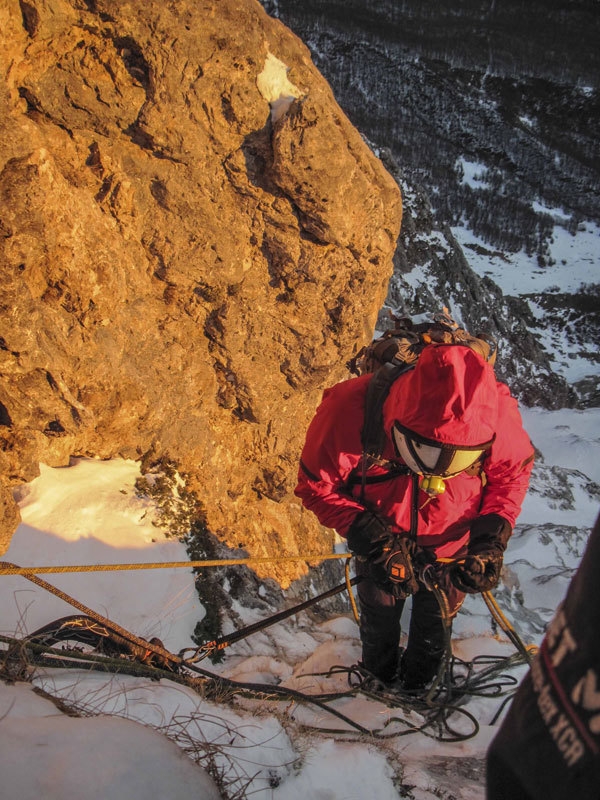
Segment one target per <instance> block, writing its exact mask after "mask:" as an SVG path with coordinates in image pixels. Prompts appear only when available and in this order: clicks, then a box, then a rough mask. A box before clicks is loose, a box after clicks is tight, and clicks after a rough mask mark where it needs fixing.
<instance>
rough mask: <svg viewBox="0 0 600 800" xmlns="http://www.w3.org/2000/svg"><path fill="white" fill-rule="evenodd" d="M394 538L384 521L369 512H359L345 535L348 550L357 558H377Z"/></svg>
mask: <svg viewBox="0 0 600 800" xmlns="http://www.w3.org/2000/svg"><path fill="white" fill-rule="evenodd" d="M394 538H395V536H394V534H393V533H392V532H391V531H390V528H389V525H388V524H387V523H386V521H385V520H384V519H383V518H382V517H380V516H378V515H377V514H373V513H372V512H371V511H361V512H360V513H359V514H358V515H357V516H356V518H355V520H354V522H353V523H352V525H351V526H350V528H349V529H348V533H347V534H346V542H347V543H348V549H349V550H350V551H351V552H352V553H353V554H354V555H355V556H358V557H359V558H377V556H379V555H381V553H382V552H383V549H384V547H385V546H386V545H388V544H389V542H390V541H391V540H392V539H394Z"/></svg>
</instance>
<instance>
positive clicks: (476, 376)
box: [296, 345, 533, 557]
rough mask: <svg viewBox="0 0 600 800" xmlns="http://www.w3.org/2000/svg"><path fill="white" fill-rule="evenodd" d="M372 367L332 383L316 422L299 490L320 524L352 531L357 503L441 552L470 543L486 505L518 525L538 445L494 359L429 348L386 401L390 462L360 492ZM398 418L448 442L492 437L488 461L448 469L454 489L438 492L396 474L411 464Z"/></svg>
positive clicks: (372, 470) (370, 474)
mask: <svg viewBox="0 0 600 800" xmlns="http://www.w3.org/2000/svg"><path fill="white" fill-rule="evenodd" d="M371 377H372V376H371V375H363V376H361V377H359V378H354V379H351V380H348V381H344V382H342V383H339V384H337V385H336V386H333V387H332V388H330V389H327V390H326V391H325V392H324V394H323V400H322V402H321V405H320V406H319V408H318V409H317V413H316V415H315V417H314V419H313V421H312V422H311V424H310V426H309V428H308V431H307V436H306V443H305V446H304V450H303V452H302V459H301V466H300V470H299V476H298V486H297V487H296V495H297V496H298V497H300V498H301V500H302V502H303V504H304V506H305V507H306V508H308V509H310V510H311V511H313V512H314V513H315V514H316V516H317V518H318V519H319V521H320V522H321V524H323V525H325V526H326V527H329V528H333V529H335V530H336V531H337V532H338V533H339V534H340V535H341V536H345V535H346V533H347V531H348V528H349V527H350V525H351V524H352V522H353V520H354V518H355V517H356V515H357V513H359V512H361V511H363V510H364V509H365V508H369V509H371V510H373V511H376V512H377V513H379V514H381V515H382V516H383V517H385V518H386V519H387V520H388V521H389V523H390V526H391V527H392V529H393V530H396V531H398V532H401V531H410V530H411V525H412V529H413V531H414V530H415V529H416V535H417V543H418V544H419V545H421V546H422V547H431V548H433V549H434V551H435V553H436V555H437V556H438V557H448V556H453V555H455V554H456V553H457V552H458V551H459V550H461V548H463V546H464V545H466V543H467V542H468V537H469V528H470V523H471V522H472V521H473V520H474V519H475V518H476V517H477V516H479V515H481V514H492V513H494V514H499V515H500V516H502V517H503V518H504V519H506V520H507V521H508V522H509V523H510V525H511V526H513V525H514V523H515V521H516V519H517V517H518V515H519V512H520V510H521V504H522V502H523V499H524V497H525V493H526V492H527V487H528V484H529V475H530V472H531V469H532V466H533V447H532V445H531V442H530V440H529V437H528V436H527V434H526V433H525V431H524V429H523V426H522V423H521V416H520V414H519V411H518V407H517V402H516V400H515V399H514V398H513V397H512V396H511V394H510V392H509V390H508V388H507V386H505V385H504V384H502V383H499V382H498V381H496V379H495V376H494V373H493V369H492V367H491V366H490V365H489V364H487V363H486V362H485V361H484V360H483V359H482V358H481V357H480V356H479V355H477V354H475V353H474V352H473V351H472V350H470V349H468V348H467V347H460V346H456V345H449V346H448V345H439V346H433V345H432V346H430V347H427V348H426V349H425V350H424V352H423V354H422V355H421V357H420V359H419V361H418V362H417V365H416V367H415V368H414V369H412V370H410V371H409V372H407V373H404V374H402V375H401V376H400V377H399V378H398V379H397V380H396V381H395V383H394V384H393V385H392V388H391V390H390V393H389V395H388V397H387V399H386V401H385V404H384V407H383V415H384V428H385V430H386V434H387V435H386V447H385V450H384V452H383V456H382V458H383V459H385V460H386V461H387V464H386V465H384V466H381V465H379V464H376V465H371V466H369V469H368V471H367V478H368V481H367V484H366V486H365V489H364V499H363V502H361V491H362V487H361V479H360V476H361V472H362V468H361V457H362V444H361V429H362V427H363V420H364V410H365V395H366V389H367V386H368V384H369V381H370V380H371ZM395 421H398V422H400V423H401V424H402V425H404V426H406V427H407V428H410V429H411V430H413V431H415V432H417V433H418V434H420V435H422V436H425V437H428V438H430V439H435V440H436V441H439V442H444V443H447V444H455V445H463V446H474V445H477V444H480V443H482V442H487V441H489V440H490V439H492V438H493V439H494V442H493V444H492V446H491V449H489V450H488V452H487V456H486V458H485V461H484V463H483V471H482V472H481V473H480V474H475V475H473V474H471V475H469V474H466V473H464V472H463V473H461V474H459V475H456V476H455V477H452V478H449V479H447V480H446V490H445V492H444V493H443V494H440V495H438V496H435V497H430V496H429V495H427V494H426V493H425V492H423V491H421V490H420V489H418V487H417V483H416V481H417V479H416V478H415V477H414V476H413V475H410V474H400V475H396V476H395V477H394V476H393V475H392V476H390V475H389V467H390V466H392V467H393V466H398V465H401V464H402V462H401V460H400V459H399V457H398V456H397V455H396V452H395V448H394V445H393V442H392V439H391V429H392V425H393V424H394V422H395ZM386 475H388V478H387V479H386ZM378 477H379V479H378ZM415 506H416V508H415Z"/></svg>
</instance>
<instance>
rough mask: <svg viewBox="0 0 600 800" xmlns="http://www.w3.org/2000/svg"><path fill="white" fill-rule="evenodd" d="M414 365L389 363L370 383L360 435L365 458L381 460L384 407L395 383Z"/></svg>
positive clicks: (382, 367) (383, 438) (378, 371)
mask: <svg viewBox="0 0 600 800" xmlns="http://www.w3.org/2000/svg"><path fill="white" fill-rule="evenodd" d="M413 366H414V365H412V364H394V363H393V362H389V363H387V364H384V365H383V366H381V367H380V368H379V369H378V370H377V372H375V373H374V374H373V377H372V378H371V380H370V381H369V385H368V387H367V394H366V398H365V416H364V422H363V429H362V431H361V434H360V438H361V443H362V448H363V463H364V462H366V458H365V456H371V457H372V458H379V457H380V456H381V454H382V453H383V450H384V448H385V429H384V427H383V405H384V403H385V401H386V399H387V396H388V394H389V393H390V389H391V388H392V384H393V383H394V381H395V380H396V379H397V378H399V377H400V375H403V374H404V373H405V372H408V371H409V370H411V369H413Z"/></svg>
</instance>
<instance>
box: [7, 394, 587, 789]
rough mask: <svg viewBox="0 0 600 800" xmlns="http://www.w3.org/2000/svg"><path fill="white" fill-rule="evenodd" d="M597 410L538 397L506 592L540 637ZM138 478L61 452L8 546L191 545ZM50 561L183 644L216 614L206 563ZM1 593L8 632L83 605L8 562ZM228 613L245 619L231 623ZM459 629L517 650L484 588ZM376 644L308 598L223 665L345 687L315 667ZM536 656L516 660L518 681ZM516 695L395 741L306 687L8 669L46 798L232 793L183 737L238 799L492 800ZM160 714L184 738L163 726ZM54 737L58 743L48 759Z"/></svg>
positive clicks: (13, 733)
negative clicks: (68, 713)
mask: <svg viewBox="0 0 600 800" xmlns="http://www.w3.org/2000/svg"><path fill="white" fill-rule="evenodd" d="M596 411H597V410H595V409H592V410H590V411H585V412H577V411H567V410H561V411H559V412H543V411H537V410H536V411H527V412H526V413H525V422H526V425H527V426H528V428H529V430H530V431H531V432H532V435H533V438H534V442H535V444H536V445H537V447H538V449H539V450H540V451H541V454H543V458H542V457H540V458H539V459H538V464H537V466H536V469H535V474H534V479H533V482H532V490H531V492H530V494H529V496H528V498H527V500H526V502H525V506H524V509H523V514H522V517H521V523H520V525H519V526H518V528H517V530H516V532H515V534H514V537H513V540H512V542H511V544H510V546H509V550H508V552H507V557H506V569H505V571H504V583H503V585H502V586H501V588H500V589H499V590H498V591H497V592H496V597H497V599H498V600H499V602H500V604H501V607H502V609H503V610H504V612H505V613H506V614H507V616H508V617H509V619H510V620H511V621H512V623H513V624H514V626H515V628H516V630H518V631H519V633H520V634H521V636H522V638H523V639H524V640H525V641H526V642H529V643H536V642H539V641H540V639H541V634H542V630H543V626H544V625H545V624H546V623H547V622H548V620H549V619H550V618H551V616H552V613H553V610H554V609H555V607H556V605H557V603H558V602H559V601H560V599H561V598H562V596H563V595H564V592H565V589H566V586H567V584H568V581H569V578H570V576H571V575H572V573H573V570H574V569H575V568H576V566H577V564H578V561H579V559H580V557H581V554H582V552H583V548H584V546H585V541H586V538H587V534H588V532H589V528H590V527H591V525H592V524H593V522H594V519H595V516H596V513H597V510H598V507H599V505H600V504H599V500H600V491H599V488H598V484H597V483H594V482H593V481H592V478H593V479H595V480H597V479H598V478H600V473H598V462H597V460H595V459H594V455H595V452H596V451H597V445H598V439H597V430H598V414H597V413H596ZM565 445H568V446H565ZM137 477H138V466H137V465H136V464H134V463H133V462H128V461H108V462H105V461H92V460H77V461H74V462H73V465H72V466H70V467H68V468H63V469H50V468H47V467H43V468H42V474H41V476H40V477H39V478H38V479H36V480H35V481H34V482H33V483H31V484H29V485H28V486H27V487H24V488H23V490H22V494H21V510H22V516H23V523H22V525H21V526H20V528H19V530H18V531H17V533H16V534H15V537H14V539H13V542H12V544H11V548H10V550H9V552H8V553H7V555H6V560H7V561H9V562H13V563H17V564H20V565H22V566H31V565H38V566H39V565H52V564H55V565H56V564H98V563H100V564H110V563H143V562H158V561H184V560H185V559H186V552H185V548H184V546H183V545H182V544H181V543H179V542H177V541H174V540H172V539H168V538H167V537H166V536H165V532H164V531H161V530H159V529H157V528H156V527H154V526H153V524H152V522H151V520H152V518H153V508H152V502H151V501H150V500H148V499H147V498H143V497H139V496H138V495H137V493H136V490H135V480H136V478H137ZM44 577H45V579H46V580H48V581H49V582H50V583H52V584H54V585H56V586H58V587H60V588H61V589H63V590H64V591H66V592H68V593H69V594H71V595H72V596H73V597H75V598H76V599H77V600H78V601H80V602H82V603H84V604H87V605H88V606H89V607H91V608H92V609H94V610H95V611H97V612H99V613H101V614H104V615H106V616H108V617H109V618H110V619H112V620H113V621H114V622H117V623H118V624H120V625H122V626H124V627H126V628H128V629H129V630H131V631H132V632H134V633H136V634H138V635H141V636H145V637H151V636H159V637H160V638H161V639H162V641H163V642H164V643H165V645H166V646H167V648H168V649H170V650H171V651H172V652H178V651H179V650H180V649H182V648H186V647H191V646H192V641H191V636H192V633H193V630H194V625H195V622H196V621H197V620H198V619H200V618H201V617H202V616H203V614H204V609H203V608H202V607H201V606H200V604H199V602H198V599H197V595H196V591H195V587H194V577H193V575H192V574H191V570H189V569H171V570H148V571H142V570H139V571H134V572H125V571H121V572H98V573H95V572H94V573H86V574H83V575H77V574H71V575H46V576H44ZM0 603H1V605H0V607H1V609H2V611H1V614H0V633H1V634H4V635H6V634H8V635H12V634H14V633H17V634H18V635H23V634H25V633H26V632H31V631H32V630H34V629H35V628H37V627H39V626H40V625H42V624H45V623H47V622H50V621H51V620H53V619H55V618H57V617H60V616H64V615H66V614H69V613H73V609H71V608H70V607H69V606H68V605H66V604H65V603H64V602H63V601H62V600H59V599H57V598H54V597H52V596H51V595H49V594H48V593H46V592H44V591H42V590H41V589H39V588H38V587H36V586H34V585H33V584H31V583H29V582H28V581H27V580H26V579H25V578H24V577H22V576H6V575H0ZM235 612H236V614H237V615H238V620H239V619H241V620H242V621H243V623H244V624H250V623H252V622H255V621H256V620H257V619H261V618H264V616H265V614H264V612H262V611H260V610H257V609H256V608H247V607H244V605H242V604H240V603H239V602H238V603H235ZM226 629H227V630H231V629H232V624H231V623H226ZM454 634H455V635H454V643H453V649H454V653H455V655H456V656H457V657H459V658H462V659H464V660H466V661H470V660H472V659H473V658H476V657H480V656H486V657H487V656H489V657H493V656H498V655H503V656H508V655H510V654H512V653H514V652H515V651H514V647H513V645H512V644H510V643H509V641H508V640H507V638H506V636H505V635H504V634H502V632H498V630H497V629H496V628H495V627H494V626H493V625H492V622H491V619H490V615H489V612H488V611H487V608H486V606H485V605H484V603H483V602H482V601H481V599H480V598H478V597H472V598H469V599H468V601H467V603H466V604H465V607H464V609H463V611H462V612H461V614H460V615H459V617H458V620H457V622H456V624H455V632H454ZM359 655H360V645H359V639H358V630H357V626H356V623H355V621H354V619H353V617H352V615H351V613H350V611H348V613H347V614H343V615H335V616H333V617H329V618H326V619H324V620H323V619H321V621H316V619H315V617H314V616H309V615H308V614H301V615H298V616H297V617H292V618H291V619H290V620H288V621H286V622H283V623H279V624H277V625H276V626H274V627H273V628H270V629H267V630H265V631H263V632H260V633H257V634H254V635H253V636H252V637H250V638H248V639H245V640H243V641H242V642H240V643H238V644H236V645H233V646H231V648H229V649H228V650H227V651H226V657H225V659H224V661H223V662H222V663H221V664H219V665H214V666H213V665H209V666H208V669H210V670H214V672H215V673H218V674H221V675H223V676H225V677H229V678H232V679H234V680H238V681H244V682H248V681H250V682H259V683H262V684H266V685H272V686H276V685H278V686H285V687H288V688H295V689H298V690H300V691H303V692H311V693H317V692H324V691H327V692H329V691H340V690H345V689H346V688H347V686H348V684H347V674H346V673H344V672H341V673H338V674H334V675H333V676H332V677H323V676H318V675H317V676H315V675H314V673H325V672H327V671H328V670H329V669H330V668H331V667H332V666H335V665H341V666H345V667H350V666H352V665H353V664H355V663H356V661H357V660H358V658H359ZM203 663H205V664H206V663H208V662H203ZM524 669H525V668H524V667H523V666H521V667H518V668H516V669H512V670H508V674H509V675H512V676H513V677H514V679H516V680H518V679H519V678H520V677H521V675H522V674H523V672H524ZM32 686H33V687H35V689H36V691H43V692H46V693H48V695H49V696H52V697H59V698H61V700H62V701H63V703H64V706H62V709H63V710H64V709H65V708H71V709H73V711H74V712H77V713H79V714H82V715H84V716H92V717H99V718H98V719H71V718H65V717H64V716H62V713H61V710H59V709H58V708H56V706H54V705H50V703H49V701H48V700H43V701H42V699H40V697H38V696H36V695H33V694H32V688H31V687H32ZM502 701H503V698H471V699H470V700H469V701H468V703H467V704H466V705H465V706H464V710H465V711H466V712H468V713H469V714H473V715H474V717H475V718H476V719H477V720H478V722H479V726H480V728H479V731H478V732H477V734H476V735H474V736H472V737H471V738H467V739H465V741H458V742H453V743H443V742H439V741H436V740H435V739H432V738H430V736H429V735H427V734H426V733H411V734H410V735H406V734H403V735H401V736H395V737H392V738H385V739H377V738H376V737H373V736H368V735H364V734H361V733H359V732H357V730H355V729H352V728H349V727H348V726H347V725H346V724H345V723H344V722H343V721H340V720H339V719H338V718H336V717H333V716H331V715H329V714H327V713H326V712H325V711H323V710H321V709H318V708H314V707H310V706H308V707H306V706H302V705H299V704H297V703H295V702H293V701H289V700H288V701H285V702H282V701H281V700H277V699H273V700H266V699H262V700H251V699H246V700H243V699H241V698H237V699H236V700H235V701H233V702H230V701H227V700H226V698H222V699H220V700H219V699H218V698H217V699H214V698H213V699H211V700H208V699H203V698H202V697H200V696H199V695H198V694H197V693H196V692H195V691H194V690H193V689H191V688H189V687H187V686H182V685H180V684H178V683H175V682H173V681H170V680H161V681H160V682H157V681H153V680H149V679H147V678H140V677H133V676H128V675H106V674H102V673H98V672H90V671H87V670H86V671H82V670H78V671H73V670H59V669H43V670H37V671H36V673H35V676H34V677H33V679H32V684H31V685H30V684H27V683H23V682H17V684H16V685H12V686H11V685H4V684H2V683H0V743H1V744H2V746H1V747H0V769H1V771H2V776H3V786H4V787H5V790H6V791H7V792H8V793H9V794H8V795H7V796H14V797H17V796H18V797H21V798H31V799H32V800H33V798H34V797H39V796H43V797H44V798H45V799H46V800H54V798H56V800H58V798H61V800H88V798H90V799H91V798H94V799H95V798H100V797H102V798H109V797H117V796H119V793H121V794H120V796H127V797H129V798H131V800H136V798H140V800H141V798H142V797H143V798H144V800H145V798H146V797H147V796H148V791H149V789H148V786H149V782H152V784H153V785H154V786H163V785H164V784H165V782H168V785H169V789H168V795H169V796H170V797H174V798H177V797H180V796H181V797H183V796H189V793H191V792H193V793H194V796H197V797H205V798H212V797H214V796H217V795H215V794H214V791H215V789H214V787H211V786H209V785H208V783H207V780H208V779H207V778H206V775H205V773H204V772H202V771H201V770H200V769H199V768H195V767H194V765H193V764H192V763H191V762H190V761H188V760H187V759H186V761H185V762H182V759H181V757H180V753H181V752H182V751H183V752H186V753H187V754H188V755H189V756H190V757H191V758H192V760H193V761H196V762H197V763H198V764H201V765H203V766H204V767H206V768H207V769H208V770H209V772H210V773H211V775H213V777H214V776H215V775H217V776H220V785H221V791H223V792H225V794H223V795H222V796H225V797H245V796H252V797H255V798H259V799H262V798H264V800H294V798H301V797H302V798H304V797H307V796H308V797H315V798H316V797H322V798H328V800H342V798H348V797H353V796H374V797H377V798H378V800H380V799H381V800H388V798H389V800H395V798H397V797H398V794H400V796H404V797H407V798H413V799H414V800H434V798H438V800H439V798H443V799H444V800H450V799H451V798H460V800H482V798H483V796H484V789H483V763H484V762H483V759H484V755H485V751H486V748H487V745H488V743H489V741H490V740H491V737H492V736H493V734H494V730H495V726H494V725H493V724H491V723H492V721H493V719H494V716H495V715H496V713H497V712H498V711H499V710H500V706H501V703H502ZM334 707H335V709H336V710H337V711H339V712H340V713H343V714H344V715H347V716H348V717H349V718H351V719H352V720H354V721H355V722H356V723H358V724H359V725H360V726H362V727H363V728H366V729H370V730H377V731H380V732H382V733H385V734H388V733H391V734H394V733H398V732H399V731H404V730H405V729H406V723H398V722H395V721H394V717H395V716H398V713H399V712H398V710H397V709H395V710H391V709H390V708H388V707H387V706H386V705H385V704H384V703H381V702H375V701H374V700H371V699H368V698H366V697H364V696H361V695H358V696H352V697H348V698H346V699H344V700H338V701H336V703H335V704H334ZM106 715H108V716H109V717H110V719H106ZM400 716H402V715H400ZM118 718H124V720H126V721H123V722H119V719H118ZM422 721H423V720H422V718H421V717H419V715H418V714H413V717H412V719H411V720H410V722H411V723H412V724H413V725H417V726H418V725H419V724H420V723H421V722H422ZM134 723H138V724H137V725H136V724H134ZM139 723H141V725H140V724H139ZM452 725H453V726H454V728H455V729H456V730H458V731H461V732H462V733H463V734H464V735H465V736H470V734H471V733H473V732H474V728H473V725H472V722H471V721H470V718H469V717H466V716H464V715H463V714H461V712H458V713H457V714H456V716H455V717H453V718H452ZM148 727H151V728H153V729H154V730H156V731H159V732H160V733H161V734H163V736H164V737H167V738H168V739H170V740H171V741H167V738H162V739H161V737H159V736H158V735H157V734H153V735H152V736H151V735H150V733H151V732H148V731H147V728H148ZM318 729H329V730H330V731H335V732H329V733H327V732H323V731H319V730H318ZM172 742H176V743H177V744H178V745H179V748H180V749H179V750H178V749H177V748H175V747H173V746H172ZM42 745H44V746H45V749H44V752H45V754H46V755H45V756H44V758H39V755H38V753H39V752H40V747H41V746H42ZM143 753H145V754H146V755H145V756H144V757H143V756H142V754H143ZM107 765H111V766H110V768H108V767H107ZM59 767H60V768H59ZM194 769H195V770H196V771H195V772H194ZM98 774H101V775H102V778H101V780H100V779H99V778H98V777H97V776H98ZM160 775H162V778H160V777H157V776H160ZM87 778H89V783H88V780H87ZM161 781H162V783H161ZM165 791H166V790H165ZM211 792H212V793H211Z"/></svg>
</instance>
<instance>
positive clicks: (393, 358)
mask: <svg viewBox="0 0 600 800" xmlns="http://www.w3.org/2000/svg"><path fill="white" fill-rule="evenodd" d="M392 319H393V320H394V327H393V328H392V329H390V330H387V331H385V333H384V334H383V335H382V336H380V337H379V338H376V339H373V341H372V342H371V343H370V344H368V345H366V346H365V347H363V348H362V349H361V350H359V352H358V353H357V354H356V355H355V356H353V358H351V359H350V361H348V362H347V364H346V366H347V367H348V369H349V370H350V372H352V373H353V374H354V375H365V374H366V373H373V377H372V378H371V381H370V382H369V386H368V388H367V396H366V405H365V421H364V425H363V429H362V433H361V439H362V445H363V454H364V455H365V456H366V457H367V458H368V459H371V460H375V461H376V460H377V459H379V458H380V456H381V454H382V453H383V449H384V446H385V431H384V427H383V405H384V403H385V400H386V398H387V396H388V394H389V391H390V389H391V387H392V384H393V383H394V381H395V380H396V379H397V378H399V377H400V375H402V374H404V373H405V372H408V370H410V369H413V367H414V366H415V364H416V363H417V361H418V359H419V356H420V355H421V353H422V352H423V350H424V349H425V347H427V346H428V345H430V344H434V343H435V344H456V345H462V346H463V347H465V346H466V347H470V348H471V349H472V350H474V351H475V352H476V353H479V355H480V356H482V357H483V358H484V359H485V361H487V362H489V363H490V364H492V365H493V364H494V363H495V361H496V353H497V345H496V342H495V340H494V339H493V337H491V336H490V335H489V334H486V333H478V334H477V335H476V336H473V335H472V334H470V333H468V331H466V330H465V329H464V328H461V327H460V326H459V325H458V324H457V323H456V322H455V321H454V320H453V319H452V317H450V315H449V312H448V309H447V308H444V310H443V312H442V313H439V314H435V315H434V317H433V320H432V321H431V322H421V323H414V322H413V321H412V320H411V319H410V318H408V317H401V318H397V317H392ZM365 460H366V459H365Z"/></svg>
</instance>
